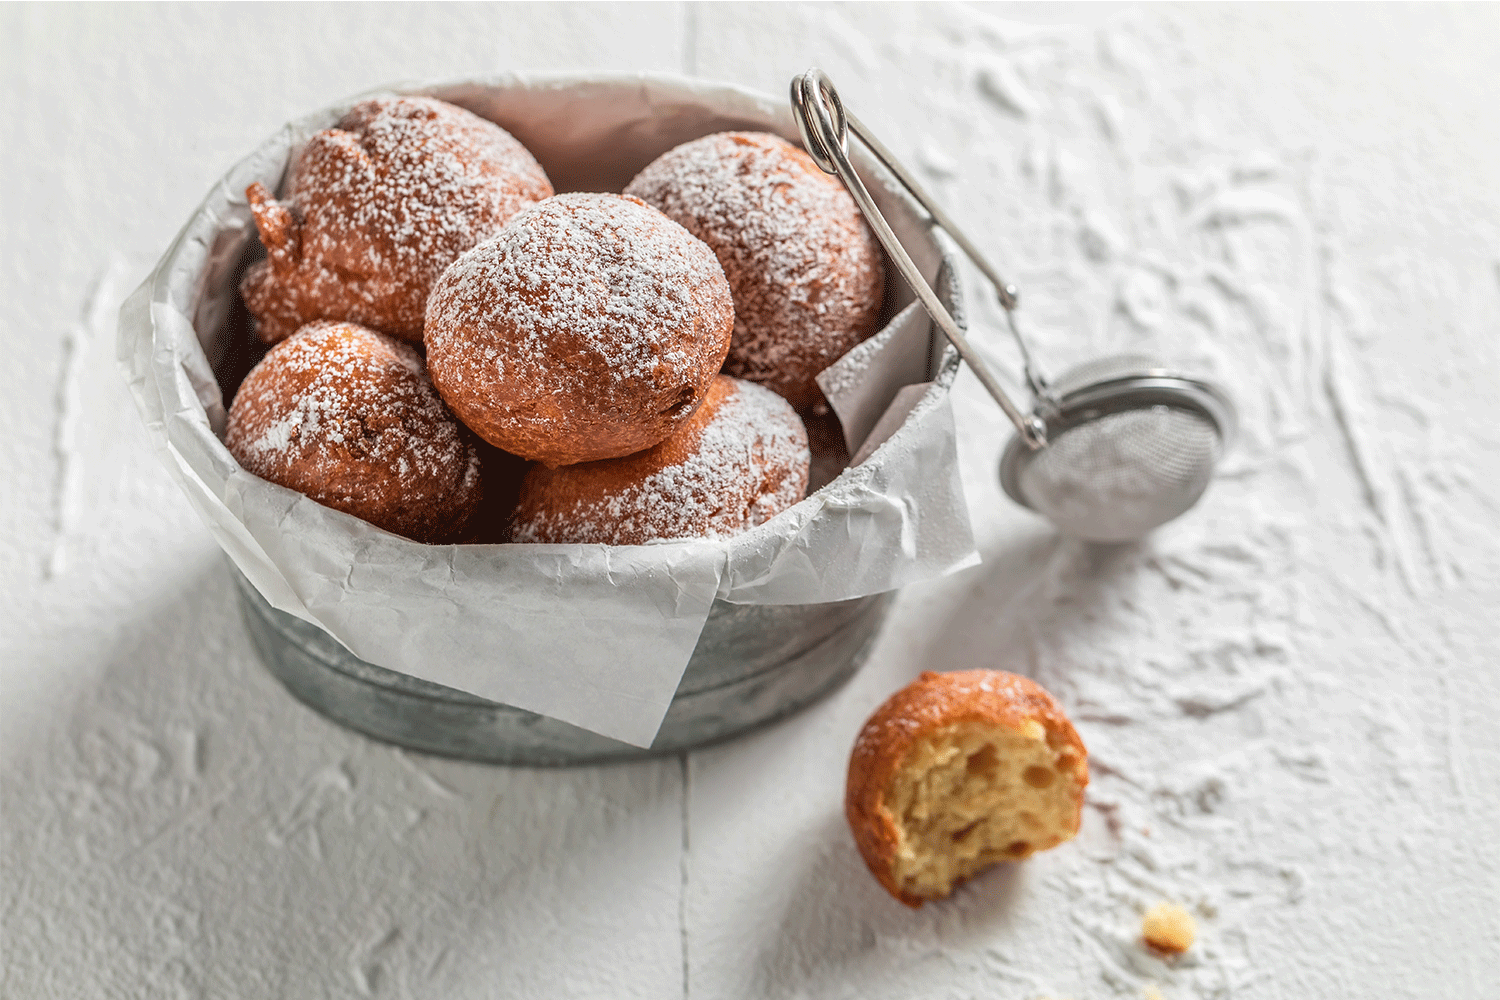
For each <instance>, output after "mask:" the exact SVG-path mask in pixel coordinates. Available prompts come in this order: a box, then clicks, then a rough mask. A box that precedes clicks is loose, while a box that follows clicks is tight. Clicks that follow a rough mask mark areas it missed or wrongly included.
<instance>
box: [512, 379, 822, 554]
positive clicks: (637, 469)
mask: <svg viewBox="0 0 1500 1000" xmlns="http://www.w3.org/2000/svg"><path fill="white" fill-rule="evenodd" d="M807 472H808V449H807V433H806V431H805V430H803V427H802V421H801V419H800V418H798V416H797V413H796V411H794V410H793V409H792V408H791V406H790V405H789V404H788V403H787V402H786V400H784V399H782V398H781V397H780V396H778V395H776V394H775V393H774V392H771V391H770V390H769V389H765V388H762V387H761V386H758V385H755V384H754V383H753V382H742V381H740V380H738V379H733V378H729V377H728V376H725V375H720V376H719V377H718V378H716V379H714V382H713V384H712V385H711V386H710V387H709V390H708V395H707V398H705V399H704V401H703V405H702V406H700V407H699V408H698V411H697V412H696V413H694V414H693V416H692V419H690V420H689V421H688V422H687V423H686V424H684V425H683V426H682V427H681V428H680V429H679V430H678V431H677V432H676V433H674V434H673V435H672V436H671V437H669V438H667V439H666V440H665V441H663V442H662V443H661V444H659V445H657V446H656V447H654V448H651V449H650V450H648V451H643V452H640V453H638V454H635V455H630V456H627V457H625V458H616V459H611V460H609V461H605V462H587V463H585V464H582V465H569V466H565V467H563V468H560V469H548V468H547V467H545V466H533V467H532V469H531V471H530V472H529V473H527V475H526V480H525V482H524V483H523V485H522V487H521V502H520V504H519V505H518V506H517V508H516V512H515V516H514V519H513V521H512V525H513V528H512V537H513V540H514V541H518V542H582V543H589V542H594V543H601V544H605V545H642V544H644V543H646V542H649V541H653V540H656V539H665V538H689V537H699V538H715V537H723V536H726V535H733V534H735V533H737V532H740V531H744V530H746V529H747V528H753V527H754V526H755V525H757V524H761V523H762V522H764V521H767V520H769V519H770V518H772V517H775V516H776V515H777V514H779V513H781V512H782V511H783V510H785V509H787V508H788V507H790V506H792V505H793V504H795V503H797V502H798V501H799V500H801V499H802V497H803V494H804V493H805V492H806V490H807Z"/></svg>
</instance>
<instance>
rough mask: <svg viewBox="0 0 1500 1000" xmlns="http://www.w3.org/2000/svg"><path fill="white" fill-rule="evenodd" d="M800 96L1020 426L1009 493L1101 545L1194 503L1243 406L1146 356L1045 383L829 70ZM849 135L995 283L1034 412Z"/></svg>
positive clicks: (917, 188) (804, 114)
mask: <svg viewBox="0 0 1500 1000" xmlns="http://www.w3.org/2000/svg"><path fill="white" fill-rule="evenodd" d="M791 89H792V111H793V115H794V116H795V118H796V119H797V127H798V129H799V130H800V132H801V133H802V141H803V145H804V146H806V147H807V152H808V155H810V156H811V157H812V158H813V159H814V160H815V161H816V162H817V163H818V165H819V166H820V167H822V169H824V170H825V171H827V172H828V173H831V174H836V175H838V177H839V178H841V179H842V180H843V182H844V185H845V187H847V188H848V189H849V193H850V194H851V195H852V196H853V197H854V200H855V203H856V204H858V205H859V208H860V211H861V212H863V213H864V216H865V218H866V219H867V220H868V221H869V223H870V226H871V228H872V229H873V230H874V231H875V235H876V237H877V238H878V239H879V240H880V242H881V244H882V245H883V246H884V247H885V249H886V252H887V253H889V254H890V256H891V260H892V262H893V263H894V264H895V265H896V268H897V270H899V271H900V272H901V274H902V276H903V277H904V278H905V279H906V282H907V284H908V285H910V286H911V289H912V291H913V292H915V293H916V295H917V298H918V300H919V301H921V303H922V305H923V306H924V307H925V308H926V309H927V312H928V313H929V314H930V315H931V316H932V319H933V322H935V323H936V324H937V325H938V327H939V328H940V329H941V330H942V331H943V333H944V334H945V335H946V336H947V338H948V339H949V341H950V342H952V344H953V346H954V347H955V348H956V349H957V350H958V353H959V355H960V356H961V357H962V358H963V359H964V360H965V361H966V362H968V364H969V367H970V368H971V369H973V371H974V374H975V375H976V376H977V377H978V378H979V381H980V383H981V384H983V385H984V387H985V389H986V390H988V391H989V393H990V395H991V396H993V397H994V398H995V401H996V402H997V403H999V404H1000V408H1001V409H1002V410H1004V411H1005V415H1006V416H1007V417H1009V418H1010V420H1011V422H1012V423H1013V424H1015V427H1016V435H1015V437H1013V438H1011V441H1010V443H1009V445H1007V447H1006V449H1005V453H1004V455H1003V456H1002V458H1001V460H1000V481H1001V485H1003V486H1004V488H1005V492H1006V493H1007V494H1009V495H1010V497H1011V498H1012V499H1014V500H1015V501H1017V502H1018V503H1020V504H1022V505H1023V506H1026V507H1029V508H1031V509H1032V510H1035V511H1036V512H1037V513H1039V514H1041V515H1042V516H1044V517H1046V518H1047V519H1048V520H1050V521H1051V522H1052V523H1053V524H1055V525H1056V526H1057V527H1058V528H1059V529H1061V530H1062V531H1063V532H1064V533H1065V534H1069V535H1074V536H1076V537H1079V538H1083V539H1087V540H1089V541H1097V542H1123V541H1130V540H1132V539H1136V538H1139V537H1141V536H1142V535H1144V534H1146V533H1147V532H1149V531H1151V530H1152V529H1153V528H1156V527H1158V526H1159V525H1162V524H1165V523H1166V522H1167V521H1170V520H1172V519H1173V518H1174V517H1177V516H1178V515H1179V514H1181V513H1183V512H1184V511H1186V510H1187V509H1188V508H1189V507H1191V506H1193V504H1194V503H1196V502H1197V501H1198V498H1199V497H1200V496H1202V495H1203V491H1204V489H1206V488H1207V486H1208V482H1209V480H1210V479H1211V478H1212V477H1213V471H1214V466H1215V465H1216V464H1217V462H1218V460H1219V457H1220V456H1221V455H1222V454H1223V452H1224V450H1225V448H1226V447H1227V446H1228V444H1229V440H1230V438H1231V436H1232V435H1233V432H1234V423H1235V413H1234V406H1233V404H1232V403H1231V402H1230V400H1229V397H1228V395H1227V394H1226V393H1225V392H1224V390H1223V389H1221V388H1219V387H1218V386H1216V385H1214V384H1213V383H1211V382H1208V381H1207V380H1204V379H1200V378H1194V377H1191V376H1188V375H1184V374H1182V373H1180V372H1177V371H1174V370H1172V369H1170V368H1168V367H1166V366H1165V365H1163V364H1161V363H1159V362H1158V361H1156V360H1155V359H1152V358H1148V357H1143V356H1140V355H1126V356H1120V357H1112V358H1104V359H1100V360H1097V361H1092V362H1089V363H1087V364H1084V365H1080V366H1078V367H1077V368H1074V369H1072V370H1070V371H1069V372H1068V373H1067V374H1065V375H1064V376H1063V377H1062V378H1060V379H1058V380H1057V382H1056V383H1054V384H1048V383H1047V381H1046V380H1045V379H1043V378H1042V377H1041V376H1040V375H1039V374H1038V373H1037V370H1036V367H1035V366H1034V365H1033V364H1032V361H1031V356H1030V352H1029V351H1028V350H1027V346H1026V341H1025V339H1024V338H1023V337H1022V336H1021V332H1020V330H1019V328H1018V327H1017V326H1016V322H1015V310H1016V307H1017V305H1018V304H1019V295H1018V293H1017V291H1016V289H1015V287H1014V286H1013V285H1009V284H1007V283H1006V282H1004V281H1003V280H1001V278H1000V277H999V275H998V274H997V273H996V271H995V270H994V268H992V267H991V266H990V265H989V263H988V262H987V261H986V260H985V259H984V257H983V255H981V254H980V253H979V251H978V249H977V248H976V247H975V246H974V244H972V243H971V242H970V241H969V240H968V239H967V238H966V237H965V236H964V235H963V233H962V232H961V231H960V230H959V229H958V227H957V226H956V225H955V224H954V223H953V221H952V220H951V219H950V218H949V217H948V216H947V214H946V213H945V212H943V210H942V209H941V208H940V207H939V206H938V205H937V204H936V203H935V202H934V201H933V200H932V199H931V197H929V196H928V195H927V193H926V192H925V191H923V190H922V187H921V185H919V184H918V183H917V182H916V180H915V179H914V178H913V177H912V176H911V174H910V173H908V172H907V171H906V170H905V168H903V167H902V166H901V164H900V163H898V162H897V161H896V159H895V157H894V156H892V155H891V153H890V151H889V150H887V149H886V148H885V147H884V146H883V145H881V143H880V142H879V141H878V140H877V139H875V137H874V136H873V135H872V134H871V133H870V132H869V130H868V129H866V128H865V127H864V125H863V124H861V123H860V121H859V119H857V118H855V117H854V116H853V115H852V114H849V113H848V112H847V111H846V109H845V108H844V106H843V102H842V101H841V100H840V99H839V96H838V92H837V91H836V90H834V88H833V85H832V84H831V83H830V82H829V81H828V78H827V77H826V76H824V75H823V73H822V72H821V71H819V70H816V69H810V70H808V71H807V72H806V73H804V74H802V75H801V76H798V77H796V78H795V79H794V80H792V88H791ZM849 131H853V132H854V134H855V135H856V136H858V137H859V138H860V140H861V141H863V142H864V144H865V145H866V146H867V147H868V148H869V150H870V152H871V153H873V154H874V155H875V156H876V158H877V159H879V160H880V161H881V162H882V163H883V164H884V165H885V166H886V167H887V168H888V169H889V170H890V171H891V173H892V174H894V175H895V176H896V178H897V179H898V180H900V181H901V183H902V184H904V185H905V186H906V188H907V190H908V191H910V193H911V195H912V197H913V198H915V199H916V200H917V201H918V202H919V203H921V205H922V207H923V208H925V209H927V211H928V212H929V213H930V214H931V215H932V218H933V221H934V222H936V223H937V224H938V225H939V226H941V227H942V228H943V229H944V230H945V231H946V232H947V233H948V235H949V236H951V237H952V238H953V240H954V241H955V242H956V243H958V245H959V246H960V247H962V248H963V250H964V252H965V253H966V254H968V256H969V258H970V259H971V260H973V261H974V263H975V265H976V266H977V267H978V268H979V269H980V271H982V272H983V273H984V275H985V277H986V278H988V279H989V280H990V282H991V283H992V284H993V285H994V286H995V291H996V294H997V295H998V296H999V299H1000V304H1001V306H1003V307H1004V309H1005V315H1006V320H1007V322H1008V325H1009V327H1010V331H1011V334H1012V335H1013V336H1014V338H1015V341H1016V345H1017V346H1018V347H1019V348H1020V351H1021V357H1022V361H1023V363H1024V366H1025V372H1026V381H1027V383H1028V385H1029V386H1030V388H1031V391H1032V394H1033V396H1034V400H1033V405H1032V408H1031V411H1030V412H1029V413H1028V412H1023V411H1022V410H1021V409H1020V408H1018V407H1017V406H1016V405H1015V404H1014V403H1012V402H1011V400H1010V398H1009V396H1008V395H1007V394H1006V392H1005V389H1004V388H1003V387H1002V386H1001V385H1000V382H999V381H998V380H997V379H996V378H995V376H994V375H993V374H992V373H991V372H990V370H989V368H988V366H987V365H986V364H985V363H984V361H983V359H981V358H980V357H979V356H978V355H977V354H976V353H975V352H974V350H973V348H971V347H970V346H969V343H968V340H967V338H966V337H965V335H964V332H963V330H962V329H961V328H960V327H959V326H958V324H957V323H956V322H954V320H953V317H952V316H950V315H949V314H948V311H947V310H946V309H944V308H943V306H942V304H941V303H940V302H939V301H938V299H937V296H936V295H935V294H933V292H932V289H931V288H929V287H928V286H927V283H926V281H925V280H923V278H922V276H921V274H920V272H919V271H918V270H917V267H916V265H915V264H914V263H913V262H912V259H911V257H910V256H909V255H908V254H907V253H906V250H905V249H904V248H903V247H902V246H901V242H900V240H898V239H897V238H896V235H895V233H894V232H893V231H892V229H891V227H890V226H889V225H888V224H887V223H886V221H885V219H884V218H883V217H882V216H881V214H880V211H879V209H878V208H877V207H876V205H875V202H874V199H872V198H871V197H870V193H869V191H868V190H866V189H865V186H864V183H863V182H862V181H861V180H860V179H859V175H858V174H856V173H855V172H854V167H853V165H852V164H851V163H850V162H849V156H848V150H847V141H848V138H847V137H848V132H849Z"/></svg>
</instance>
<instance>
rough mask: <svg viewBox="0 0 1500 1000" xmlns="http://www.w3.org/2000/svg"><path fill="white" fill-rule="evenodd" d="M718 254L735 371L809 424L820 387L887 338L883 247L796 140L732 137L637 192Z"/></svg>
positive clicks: (724, 136) (637, 183)
mask: <svg viewBox="0 0 1500 1000" xmlns="http://www.w3.org/2000/svg"><path fill="white" fill-rule="evenodd" d="M625 193H626V194H633V195H636V196H637V197H639V198H642V199H644V200H645V201H647V202H649V203H650V204H652V205H655V206H656V207H657V208H659V209H661V210H662V211H663V212H665V213H666V214H667V215H669V216H671V217H672V218H673V219H675V220H677V221H678V222H680V223H681V224H682V225H683V226H685V227H687V230H688V231H689V232H691V233H692V234H693V235H694V236H696V237H698V238H699V239H700V240H703V242H705V243H707V244H708V245H709V246H710V247H712V248H713V251H714V253H715V254H716V255H717V256H718V258H719V263H720V264H722V265H723V266H724V273H725V274H726V275H728V276H729V285H730V287H731V288H732V289H733V290H734V314H735V324H734V341H733V343H732V344H731V346H730V348H729V357H728V359H727V361H726V362H725V365H724V371H725V372H727V373H728V374H730V375H737V376H739V377H740V378H746V379H750V380H751V381H752V382H759V383H761V384H762V385H768V386H770V387H771V388H772V389H775V390H776V391H777V392H779V393H781V394H782V395H783V396H785V397H786V398H787V399H789V400H791V402H792V405H793V406H795V407H796V408H797V410H798V411H800V412H806V411H807V410H809V409H810V408H812V407H813V406H815V405H816V404H818V403H820V402H822V400H823V393H822V391H821V390H819V388H818V385H817V383H816V382H815V381H814V378H815V377H816V376H817V374H818V372H820V371H822V370H823V369H824V368H827V367H828V366H829V365H830V364H832V363H833V362H834V361H836V360H838V358H839V357H841V356H842V355H843V354H844V352H845V351H847V350H849V348H851V347H853V346H854V345H855V344H857V343H859V342H860V341H862V340H864V339H865V338H867V337H869V336H870V335H871V334H873V333H874V332H875V324H876V322H877V320H878V319H879V314H880V305H881V299H882V297H883V296H884V294H885V272H884V270H883V269H882V258H881V254H880V247H879V245H878V244H877V243H876V241H875V236H874V234H873V233H871V232H870V229H869V227H868V226H867V225H866V224H865V221H864V218H863V217H862V216H861V215H860V214H859V209H858V207H857V206H856V205H855V204H854V199H853V198H851V197H850V196H849V192H848V191H846V190H844V186H843V185H842V184H841V183H840V182H839V181H838V179H837V178H834V177H832V176H830V175H828V174H825V173H823V171H821V170H819V169H818V166H817V164H815V163H814V162H813V161H812V159H811V158H810V157H809V156H808V155H807V154H806V153H804V152H803V151H802V150H800V149H798V148H797V147H795V146H793V145H792V144H791V143H789V142H787V141H786V140H784V139H782V138H780V137H778V136H774V135H770V134H768V133H764V132H724V133H720V134H718V135H710V136H705V137H704V138H702V139H696V140H694V141H693V142H689V143H685V144H683V145H681V146H678V147H677V148H676V149H673V150H671V151H670V152H668V153H665V154H663V155H662V156H660V157H658V158H657V159H656V160H655V162H653V163H652V164H651V165H650V166H648V167H646V169H645V170H642V171H641V172H640V174H638V175H637V176H636V178H635V179H634V180H633V181H631V182H630V184H629V185H628V186H627V187H626V188H625Z"/></svg>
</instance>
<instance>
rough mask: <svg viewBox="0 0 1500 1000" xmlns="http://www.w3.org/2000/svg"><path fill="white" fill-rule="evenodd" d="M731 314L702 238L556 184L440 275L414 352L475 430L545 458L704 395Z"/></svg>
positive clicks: (635, 430)
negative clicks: (421, 346) (559, 189)
mask: <svg viewBox="0 0 1500 1000" xmlns="http://www.w3.org/2000/svg"><path fill="white" fill-rule="evenodd" d="M733 329H734V305H733V302H732V301H731V299H730V295H729V282H728V281H727V280H725V278H724V270H723V268H721V267H720V266H719V262H718V261H717V260H716V259H715V258H714V255H713V253H712V251H710V250H709V249H708V247H706V246H705V245H704V244H703V242H702V241H701V240H698V239H695V238H694V237H693V235H692V234H691V233H689V232H688V231H687V230H686V229H683V228H682V227H681V226H679V225H678V224H677V223H675V222H673V221H672V220H671V219H669V218H667V217H666V216H665V215H663V214H662V213H660V212H658V211H657V210H656V209H654V208H652V207H651V206H649V205H647V204H646V203H645V202H643V201H641V200H640V199H638V198H629V197H623V196H621V195H616V194H586V193H581V192H580V193H573V194H562V195H558V196H557V197H555V198H548V199H547V200H546V201H543V202H540V203H538V204H537V205H535V206H533V207H531V208H529V209H527V210H526V211H524V212H522V213H520V214H519V215H517V216H516V217H515V218H514V219H513V220H511V223H510V224H509V225H508V226H506V227H505V228H504V229H503V230H502V231H501V232H500V233H499V235H497V236H496V237H495V238H493V239H491V240H488V241H486V242H484V243H481V244H480V245H479V246H477V247H475V248H474V249H473V250H470V251H469V252H468V253H466V254H464V255H463V256H462V257H460V258H459V259H458V260H456V261H454V263H453V266H452V267H450V268H449V269H448V270H447V271H446V272H445V273H444V274H443V277H442V278H441V279H440V280H439V281H438V283H437V286H436V287H435V288H434V289H433V292H432V298H431V299H430V300H429V301H428V304H427V332H426V342H427V364H428V365H429V367H430V368H431V370H432V379H433V382H435V383H436V384H437V387H438V391H439V392H441V393H442V394H443V399H444V400H446V401H447V403H448V405H449V406H451V407H452V408H453V411H454V412H455V413H457V414H458V417H459V419H460V420H462V421H463V422H464V423H465V424H467V425H468V426H469V427H471V428H473V429H474V431H475V433H477V434H478V435H479V436H480V437H482V438H484V439H485V440H486V441H488V442H489V443H490V444H492V445H494V446H495V447H497V448H502V449H504V450H505V451H508V452H511V453H512V454H515V455H520V456H522V457H524V458H528V459H531V460H532V461H537V462H542V463H544V464H546V465H549V466H553V467H556V466H559V465H572V464H574V463H576V462H592V461H597V460H599V459H605V458H619V457H621V456H623V455H630V454H633V453H634V452H637V451H641V450H642V449H645V448H650V447H652V446H653V445H655V444H658V443H659V442H661V441H663V440H664V439H665V438H666V437H667V436H668V435H669V434H671V433H672V432H673V431H674V430H675V429H677V428H678V427H680V426H682V425H683V423H684V422H686V421H687V420H688V418H690V417H691V416H692V415H693V411H695V410H696V409H697V408H698V405H699V403H701V402H702V401H703V397H704V394H705V393H706V392H707V391H708V387H709V384H710V383H711V382H713V380H714V377H715V376H716V375H717V374H718V372H719V367H720V366H721V365H722V364H723V362H724V352H725V351H727V350H728V349H729V337H730V334H731V332H732V331H733Z"/></svg>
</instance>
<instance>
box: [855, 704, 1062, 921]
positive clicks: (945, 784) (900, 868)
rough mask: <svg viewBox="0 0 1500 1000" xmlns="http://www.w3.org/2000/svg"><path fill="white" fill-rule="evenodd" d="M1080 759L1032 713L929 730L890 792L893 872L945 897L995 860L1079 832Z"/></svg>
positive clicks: (908, 887)
mask: <svg viewBox="0 0 1500 1000" xmlns="http://www.w3.org/2000/svg"><path fill="white" fill-rule="evenodd" d="M1081 766H1083V761H1081V760H1080V759H1079V758H1078V757H1077V756H1076V755H1075V754H1073V753H1072V752H1071V748H1070V747H1068V746H1067V745H1062V746H1054V745H1052V744H1050V743H1049V742H1048V740H1047V731H1046V729H1045V728H1044V727H1043V726H1042V725H1041V723H1039V722H1037V721H1035V720H1033V719H1028V720H1026V721H1025V722H1024V723H1023V724H1022V725H1021V726H1020V727H1018V728H1009V727H1005V726H996V725H992V724H987V723H983V722H977V721H966V722H960V723H957V724H954V725H950V726H946V727H943V728H941V729H938V730H936V731H934V732H932V733H930V734H928V735H925V736H923V737H922V738H920V739H919V740H918V741H917V742H916V743H915V744H914V745H913V746H912V747H911V749H910V750H909V751H908V752H907V754H906V757H905V759H904V760H903V761H902V764H901V766H900V768H899V769H898V770H897V772H896V774H895V775H894V776H893V780H892V782H891V785H890V788H889V790H888V791H887V793H886V802H885V804H886V808H887V809H889V810H890V813H891V815H892V816H893V818H894V819H895V827H896V851H895V856H894V858H893V859H892V864H891V875H892V876H893V879H894V881H895V882H896V884H897V885H898V886H899V887H900V888H901V891H902V892H903V893H906V894H909V895H911V896H916V897H921V898H924V899H936V898H941V897H943V896H946V895H948V894H949V893H950V892H952V891H953V887H954V886H955V885H957V884H958V883H959V882H962V881H963V880H964V879H967V878H969V877H970V876H972V875H974V874H975V873H976V872H978V871H980V870H981V869H983V868H987V867H989V866H990V865H993V864H995V863H996V862H1000V861H1020V860H1021V859H1022V858H1026V857H1029V856H1031V855H1032V854H1034V853H1036V852H1037V851H1044V850H1047V849H1048V848H1050V847H1056V846H1057V845H1058V844H1061V843H1063V842H1064V841H1066V840H1069V839H1071V838H1072V837H1073V834H1074V832H1075V831H1076V827H1077V821H1078V799H1077V794H1076V791H1075V789H1076V788H1077V787H1078V785H1077V782H1076V777H1075V773H1074V772H1075V769H1077V768H1080V767H1081ZM1084 780H1087V779H1086V778H1085V779H1084Z"/></svg>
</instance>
